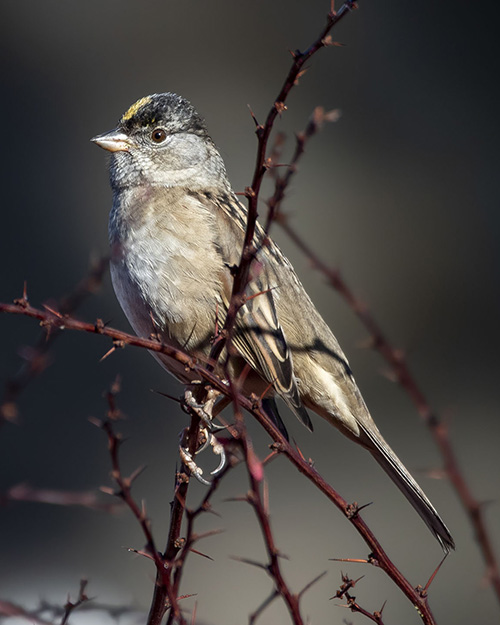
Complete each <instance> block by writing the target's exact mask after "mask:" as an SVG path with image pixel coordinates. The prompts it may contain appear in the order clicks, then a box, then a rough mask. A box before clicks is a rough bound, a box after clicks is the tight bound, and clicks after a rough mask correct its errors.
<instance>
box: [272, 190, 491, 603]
mask: <svg viewBox="0 0 500 625" xmlns="http://www.w3.org/2000/svg"><path fill="white" fill-rule="evenodd" d="M285 188H286V187H285ZM285 188H278V185H277V191H276V193H275V196H274V197H276V198H278V199H277V201H276V203H275V205H274V217H275V221H277V222H278V223H279V224H280V225H281V227H282V228H283V230H285V232H286V233H287V234H288V236H289V237H290V238H291V239H292V241H293V242H294V243H295V244H296V245H297V247H298V248H299V249H300V250H301V251H302V252H303V253H304V255H305V256H306V257H307V258H308V259H309V260H310V261H311V263H312V265H313V266H314V267H315V268H316V269H317V270H318V271H320V272H321V273H322V274H323V275H324V276H325V277H326V279H327V281H328V283H329V284H330V286H332V287H333V288H334V289H335V290H336V291H337V292H338V293H339V294H340V295H341V296H342V297H343V299H344V300H345V301H346V302H347V304H348V305H349V307H350V308H351V309H352V310H353V312H354V313H355V314H356V315H357V316H358V318H359V319H360V321H361V322H362V323H363V325H364V326H365V328H366V329H367V330H368V332H369V334H370V344H371V347H372V348H373V349H375V350H376V351H378V352H379V353H380V355H381V356H382V357H383V358H384V359H385V360H386V362H388V363H389V365H390V366H391V370H392V372H393V374H394V378H395V380H396V381H397V382H398V383H399V385H400V386H401V387H402V388H403V390H404V391H405V392H406V393H407V395H408V396H409V397H410V399H411V400H412V402H413V404H414V405H415V406H416V408H417V410H418V413H419V414H420V416H421V417H422V419H423V420H424V422H425V423H426V425H427V426H428V427H429V429H430V431H431V433H432V435H433V437H434V440H435V441H436V443H437V445H438V447H439V450H440V452H441V456H442V458H443V460H444V469H445V473H446V476H447V477H448V478H449V480H450V482H451V483H452V484H453V486H454V488H455V491H456V492H457V494H458V496H459V498H460V501H461V502H462V505H463V507H464V508H465V510H466V512H467V514H468V516H469V519H470V521H471V523H472V526H473V528H474V532H475V535H476V540H477V542H478V544H479V548H480V550H481V552H482V555H483V558H484V560H485V562H486V567H487V570H486V576H487V578H488V580H489V581H490V582H491V585H492V587H493V590H494V592H495V594H496V596H497V599H498V600H499V601H500V569H499V566H498V561H497V558H496V556H495V552H494V549H493V545H492V542H491V538H490V536H489V533H488V530H487V529H486V521H485V518H484V506H482V505H481V503H480V502H479V501H478V500H477V499H476V498H475V497H474V495H473V493H472V491H471V490H470V488H469V486H468V484H467V482H466V480H465V477H464V475H463V473H462V471H461V469H460V465H459V462H458V459H457V457H456V454H455V452H454V450H453V447H452V445H451V442H450V438H449V434H448V427H447V425H446V424H445V423H444V422H443V420H442V419H441V418H440V417H439V415H438V414H437V412H436V411H435V410H434V409H433V408H432V407H431V405H430V403H429V401H428V400H427V398H426V397H425V394H424V392H423V391H422V389H421V388H420V386H419V385H418V383H417V381H416V379H415V377H414V376H413V374H412V372H411V371H410V368H409V366H408V363H407V360H406V358H405V355H404V353H403V352H402V351H401V350H399V349H397V348H395V347H394V346H393V345H392V344H391V343H390V341H389V339H388V338H387V336H386V335H385V333H384V332H383V331H382V328H381V326H380V325H379V324H378V322H377V321H376V319H375V318H374V316H373V315H372V313H371V312H370V311H369V310H368V308H367V307H366V306H365V305H364V304H363V303H362V302H361V301H360V300H359V299H358V298H357V297H356V296H355V294H354V292H353V291H352V290H351V288H350V287H349V286H348V284H347V283H346V281H345V280H344V278H343V276H342V275H341V273H340V271H339V270H338V269H333V268H331V267H329V266H328V265H327V264H326V263H325V262H324V261H323V260H321V258H320V257H319V256H318V254H317V253H316V252H315V251H314V249H313V248H312V246H310V245H309V244H308V243H307V242H306V241H305V240H304V239H303V237H302V236H301V235H300V234H299V233H298V232H297V231H296V230H295V229H294V228H293V227H292V226H291V225H290V223H289V221H288V219H287V218H286V216H285V215H283V213H279V212H278V209H279V205H280V202H281V200H282V199H283V197H284V190H285Z"/></svg>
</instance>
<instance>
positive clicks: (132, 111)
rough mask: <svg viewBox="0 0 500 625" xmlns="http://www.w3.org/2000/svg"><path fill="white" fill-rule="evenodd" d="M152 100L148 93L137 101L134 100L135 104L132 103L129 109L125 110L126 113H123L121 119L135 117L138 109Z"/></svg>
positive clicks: (122, 120)
mask: <svg viewBox="0 0 500 625" xmlns="http://www.w3.org/2000/svg"><path fill="white" fill-rule="evenodd" d="M150 100H151V96H150V95H148V96H146V97H145V98H141V99H140V100H137V102H134V104H132V106H131V107H130V108H129V109H128V111H125V113H123V115H122V118H121V120H120V121H121V122H126V121H128V120H129V119H130V118H131V117H133V116H134V115H135V114H136V113H137V111H138V110H139V109H140V108H142V107H143V106H144V105H145V104H147V103H148V102H149V101H150Z"/></svg>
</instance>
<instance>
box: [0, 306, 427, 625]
mask: <svg viewBox="0 0 500 625" xmlns="http://www.w3.org/2000/svg"><path fill="white" fill-rule="evenodd" d="M0 312H9V313H13V314H22V315H26V316H29V317H33V318H35V319H39V320H40V321H41V322H42V325H43V326H45V327H46V328H50V327H52V326H54V327H56V328H66V329H68V330H78V331H83V332H89V333H92V334H102V335H104V336H107V337H109V338H111V339H113V341H114V342H115V343H116V342H120V345H121V347H123V346H125V345H133V346H138V347H142V348H146V349H148V350H150V351H155V352H161V353H163V354H166V355H168V356H170V357H171V358H173V359H174V360H176V361H177V362H180V363H182V364H183V365H184V366H185V367H187V368H188V369H189V370H191V371H193V372H195V373H196V375H197V376H199V377H200V378H201V379H203V380H204V381H205V382H207V383H208V384H209V385H210V386H211V387H212V388H214V389H215V390H217V391H219V392H220V393H222V394H223V395H226V396H228V397H231V398H233V394H232V393H233V391H232V390H231V389H229V388H228V386H227V385H226V384H224V383H223V382H222V381H221V380H220V378H218V377H217V376H216V375H215V374H214V373H213V372H212V371H209V370H207V369H206V368H205V367H204V366H203V365H202V364H200V363H199V362H198V361H197V360H196V359H195V358H193V357H191V356H188V355H187V354H185V353H184V352H182V351H181V350H179V349H175V348H173V347H170V346H168V345H165V344H163V343H161V342H159V341H158V340H156V339H144V338H140V337H137V336H133V335H131V334H127V333H126V332H122V331H121V330H115V329H113V328H109V327H106V326H104V324H103V323H102V322H101V321H99V320H98V321H97V322H96V323H94V324H91V323H86V322H83V321H79V320H76V319H72V318H71V317H63V316H61V315H59V314H56V313H55V312H54V311H43V310H40V309H37V308H33V307H32V306H31V305H30V304H29V303H28V302H27V301H26V300H24V299H21V300H18V301H17V303H14V304H5V303H0ZM237 399H238V404H239V405H240V406H241V408H243V409H245V410H247V411H248V412H250V413H251V414H252V415H253V416H254V417H255V418H256V419H257V421H258V422H259V423H260V424H261V425H262V427H263V428H264V429H265V430H266V431H267V433H268V434H269V435H270V436H271V438H272V439H273V440H274V441H275V447H274V449H275V450H276V451H277V452H279V453H281V454H283V455H285V456H286V457H287V458H288V459H289V460H290V462H291V463H292V464H293V465H294V466H295V467H296V468H297V469H298V470H299V471H300V472H301V473H303V474H304V475H305V476H306V477H307V478H308V479H309V480H310V481H311V482H312V483H313V484H314V485H315V486H316V488H318V489H319V490H320V491H321V492H322V493H323V494H324V495H325V496H326V497H327V498H328V499H329V500H330V501H332V503H334V504H335V505H336V506H337V508H338V509H339V510H340V511H341V512H342V513H343V514H344V515H345V516H346V517H347V518H348V519H349V521H350V522H351V523H352V524H353V525H354V527H355V528H356V530H357V531H358V533H359V534H360V535H361V536H362V538H363V539H364V541H365V542H366V544H367V545H368V547H369V549H370V554H371V555H370V557H369V562H370V563H371V564H373V565H374V566H377V567H379V568H381V569H382V570H383V571H385V573H386V574H387V575H388V576H389V577H390V578H391V579H392V580H393V581H394V582H395V584H396V585H397V586H398V587H399V588H400V589H401V590H402V592H403V593H404V594H405V595H406V596H407V597H408V599H409V600H410V601H411V602H412V604H413V605H414V606H415V607H416V608H417V609H418V611H419V614H420V615H421V618H422V621H423V622H424V623H426V625H430V624H433V623H435V621H434V618H433V616H432V613H431V611H430V608H429V606H428V603H427V597H426V596H420V594H419V592H418V591H416V590H415V589H414V588H413V586H412V585H411V583H410V582H409V581H408V580H407V579H406V578H405V577H404V576H403V575H402V573H401V572H400V571H399V570H398V569H397V568H396V566H395V565H394V564H393V562H392V561H391V560H390V558H389V556H388V555H387V554H386V553H385V551H384V550H383V548H382V546H381V545H380V543H379V542H378V541H377V539H376V538H375V536H374V534H373V533H372V531H371V530H370V529H369V528H368V526H367V525H366V524H365V522H364V521H363V520H362V518H361V516H360V515H359V514H358V509H357V506H356V505H355V504H349V503H348V502H347V501H345V499H343V498H342V497H341V496H340V495H339V494H338V493H337V492H336V491H335V490H334V489H333V488H332V487H331V486H330V485H329V484H328V483H327V482H326V481H325V479H324V478H323V477H322V476H321V475H320V474H319V473H318V472H317V471H316V470H315V469H314V467H313V466H311V465H310V464H309V463H308V462H307V461H306V460H305V459H304V457H303V456H302V455H301V454H300V453H299V452H298V451H297V450H295V449H294V448H293V447H292V446H291V445H290V444H289V443H288V441H287V440H286V439H285V437H284V436H283V435H282V434H281V433H280V432H279V431H278V430H277V428H276V427H275V426H274V424H273V423H272V422H271V421H270V419H269V417H268V416H267V415H266V413H265V412H264V411H263V410H262V408H261V404H260V400H259V399H258V398H250V399H249V398H247V397H245V396H244V395H239V394H238V396H237ZM181 487H182V485H181ZM181 487H179V489H178V491H177V495H176V499H175V501H181V503H180V504H179V505H184V503H183V502H184V501H185V491H186V490H187V486H186V487H185V488H184V489H182V490H181ZM179 491H180V493H179ZM181 496H182V499H180V497H181ZM180 516H181V517H182V515H180ZM425 594H427V593H425ZM151 623H154V622H153V621H151ZM155 625H156V623H155Z"/></svg>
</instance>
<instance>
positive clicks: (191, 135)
mask: <svg viewBox="0 0 500 625" xmlns="http://www.w3.org/2000/svg"><path fill="white" fill-rule="evenodd" d="M92 140H93V141H94V142H95V143H97V145H99V146H100V147H102V148H104V149H106V150H109V152H111V164H110V180H111V187H112V190H113V207H112V209H111V214H110V220H109V237H110V242H111V248H112V253H111V276H112V280H113V285H114V288H115V291H116V295H117V297H118V299H119V301H120V304H121V305H122V308H123V310H124V311H125V314H126V315H127V317H128V319H129V321H130V323H131V325H132V326H133V328H134V330H135V332H137V334H139V335H141V336H149V335H150V334H151V333H152V332H159V333H160V335H161V336H162V339H163V340H164V341H165V342H167V343H169V344H171V345H174V346H176V347H180V348H182V349H184V350H186V351H188V352H189V353H192V354H198V355H202V356H203V357H205V358H206V357H207V355H208V353H209V352H210V347H211V339H212V338H213V335H214V330H215V323H216V318H218V320H219V323H222V322H223V320H224V317H225V314H226V311H227V309H228V305H229V300H230V297H231V289H232V283H233V273H232V268H233V267H234V266H235V265H237V264H238V263H239V260H240V255H241V250H242V244H243V236H244V230H245V226H246V209H245V208H244V207H243V206H242V204H241V203H240V202H239V201H238V199H237V197H236V196H235V194H234V192H233V190H232V188H231V185H230V183H229V181H228V179H227V175H226V169H225V167H224V163H223V161H222V158H221V155H220V154H219V152H218V150H217V148H216V147H215V145H214V143H213V141H212V139H211V138H210V137H209V135H208V133H207V130H206V127H205V123H204V121H203V120H202V118H201V117H200V116H199V115H198V113H197V112H196V111H195V109H194V108H193V107H192V105H191V104H190V103H189V102H188V101H187V100H185V99H183V98H181V97H179V96H177V95H175V94H172V93H163V94H156V95H152V96H147V97H145V98H142V99H140V100H139V101H138V102H136V103H135V104H133V105H132V106H131V107H130V108H129V109H128V110H127V112H126V113H125V114H124V115H123V116H122V117H121V119H120V121H119V123H118V127H117V128H116V129H114V130H112V131H111V132H108V133H106V134H102V135H99V136H97V137H94V139H92ZM263 236H264V234H263V231H262V229H261V228H260V227H259V228H258V229H257V233H256V239H257V241H256V243H257V245H259V243H262V241H263ZM246 295H256V296H255V297H251V298H248V299H247V301H246V303H245V305H244V306H243V307H242V308H241V309H240V311H239V313H238V316H237V320H236V326H235V329H234V332H233V338H232V340H233V344H234V346H235V347H236V350H237V352H238V356H233V357H232V358H231V360H230V369H231V371H232V374H233V375H237V374H238V373H239V372H240V371H242V369H243V368H244V366H245V364H248V365H250V367H251V374H250V375H247V377H246V379H245V383H244V388H243V390H244V392H246V393H250V392H254V393H256V394H258V395H259V394H261V395H264V394H266V392H267V394H268V395H273V394H274V393H276V394H277V395H279V396H280V397H281V398H282V399H283V400H284V401H285V403H286V404H287V405H288V406H289V407H290V408H291V409H292V410H293V412H294V413H295V414H296V415H297V416H298V417H299V419H300V420H301V421H302V422H303V423H304V424H305V425H306V426H308V427H309V428H310V429H312V426H311V422H310V420H309V416H308V415H307V412H306V407H307V408H310V409H311V410H313V411H314V412H316V413H317V414H319V415H320V416H322V417H324V418H325V419H326V420H327V421H329V422H330V423H331V424H332V425H334V426H335V427H337V428H338V429H339V430H340V431H341V432H342V433H343V434H345V435H346V436H348V437H349V438H350V439H352V440H354V441H356V442H357V443H360V444H361V445H363V447H365V448H366V449H368V451H369V452H370V453H371V454H372V455H373V457H374V458H375V459H376V460H377V462H378V463H379V464H380V465H381V466H382V467H383V469H384V470H385V471H386V472H387V473H388V475H389V476H390V477H391V478H392V479H393V480H394V482H395V483H396V484H397V486H398V487H399V488H400V489H401V491H402V492H403V493H404V494H405V496H406V497H407V498H408V500H409V501H410V502H411V504H412V505H413V506H414V507H415V509H416V510H417V512H418V513H419V514H420V516H421V517H422V519H423V520H424V521H425V523H426V524H427V526H428V527H429V528H430V530H431V531H432V532H433V534H434V535H435V536H436V538H437V539H438V540H439V542H440V543H441V545H442V546H443V548H444V549H445V550H448V549H449V548H450V547H454V542H453V538H452V537H451V535H450V532H449V531H448V529H447V527H446V525H445V524H444V523H443V521H442V520H441V519H440V517H439V515H438V514H437V512H436V510H435V508H434V507H433V505H432V504H431V503H430V501H429V499H428V498H427V497H426V495H425V494H424V493H423V491H422V489H421V488H420V487H419V486H418V484H417V483H416V482H415V480H414V479H413V477H412V476H411V475H410V474H409V472H408V471H407V470H406V468H405V467H404V466H403V464H402V463H401V461H400V460H399V459H398V458H397V456H396V455H395V453H394V452H393V451H392V449H391V448H390V447H389V445H388V444H387V443H386V441H385V440H384V438H383V437H382V435H381V434H380V432H379V430H378V429H377V427H376V425H375V423H374V422H373V419H372V417H371V416H370V413H369V412H368V409H367V407H366V405H365V402H364V401H363V398H362V397H361V394H360V392H359V390H358V387H357V386H356V383H355V381H354V378H353V375H352V373H351V369H350V368H349V365H348V362H347V359H346V357H345V356H344V354H343V352H342V350H341V349H340V346H339V344H338V342H337V339H336V338H335V337H334V336H333V334H332V332H331V330H330V328H329V327H328V326H327V325H326V323H325V322H324V320H323V319H322V317H321V316H320V314H319V313H318V311H317V310H316V308H315V307H314V305H313V303H312V302H311V300H310V298H309V297H308V295H307V293H306V292H305V290H304V288H303V286H302V284H301V283H300V281H299V279H298V278H297V275H296V274H295V272H294V270H293V267H292V266H291V264H290V262H289V261H288V260H287V259H286V258H285V257H284V256H283V254H282V253H281V251H280V250H279V248H278V247H277V245H275V244H274V243H273V242H272V241H271V242H269V243H268V244H267V245H264V246H262V247H261V248H260V251H259V253H258V258H257V262H256V263H254V270H253V272H252V276H251V280H250V282H249V284H248V286H247V291H246ZM157 358H158V359H159V360H160V361H161V363H162V365H163V366H164V367H165V368H166V369H167V370H168V371H169V372H170V373H172V374H173V375H174V376H176V377H177V378H178V379H179V380H181V381H182V382H184V383H187V382H190V381H192V380H191V379H190V377H189V373H187V372H186V370H185V369H184V368H183V367H182V366H181V365H180V364H179V363H177V362H175V361H173V360H172V359H169V358H168V357H166V356H163V355H159V354H157Z"/></svg>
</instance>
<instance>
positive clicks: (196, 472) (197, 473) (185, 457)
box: [179, 445, 210, 486]
mask: <svg viewBox="0 0 500 625" xmlns="http://www.w3.org/2000/svg"><path fill="white" fill-rule="evenodd" d="M179 455H180V457H181V460H182V462H183V463H184V464H185V465H186V466H187V468H188V469H189V472H190V473H191V475H193V476H194V477H195V478H196V479H197V480H198V482H201V483H202V484H204V485H205V486H210V482H209V481H208V480H206V479H205V478H204V477H202V474H203V469H201V468H200V467H199V466H198V465H197V464H196V462H195V461H194V460H193V458H192V456H191V454H190V453H189V451H188V450H187V449H186V448H185V447H182V445H180V446H179Z"/></svg>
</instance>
